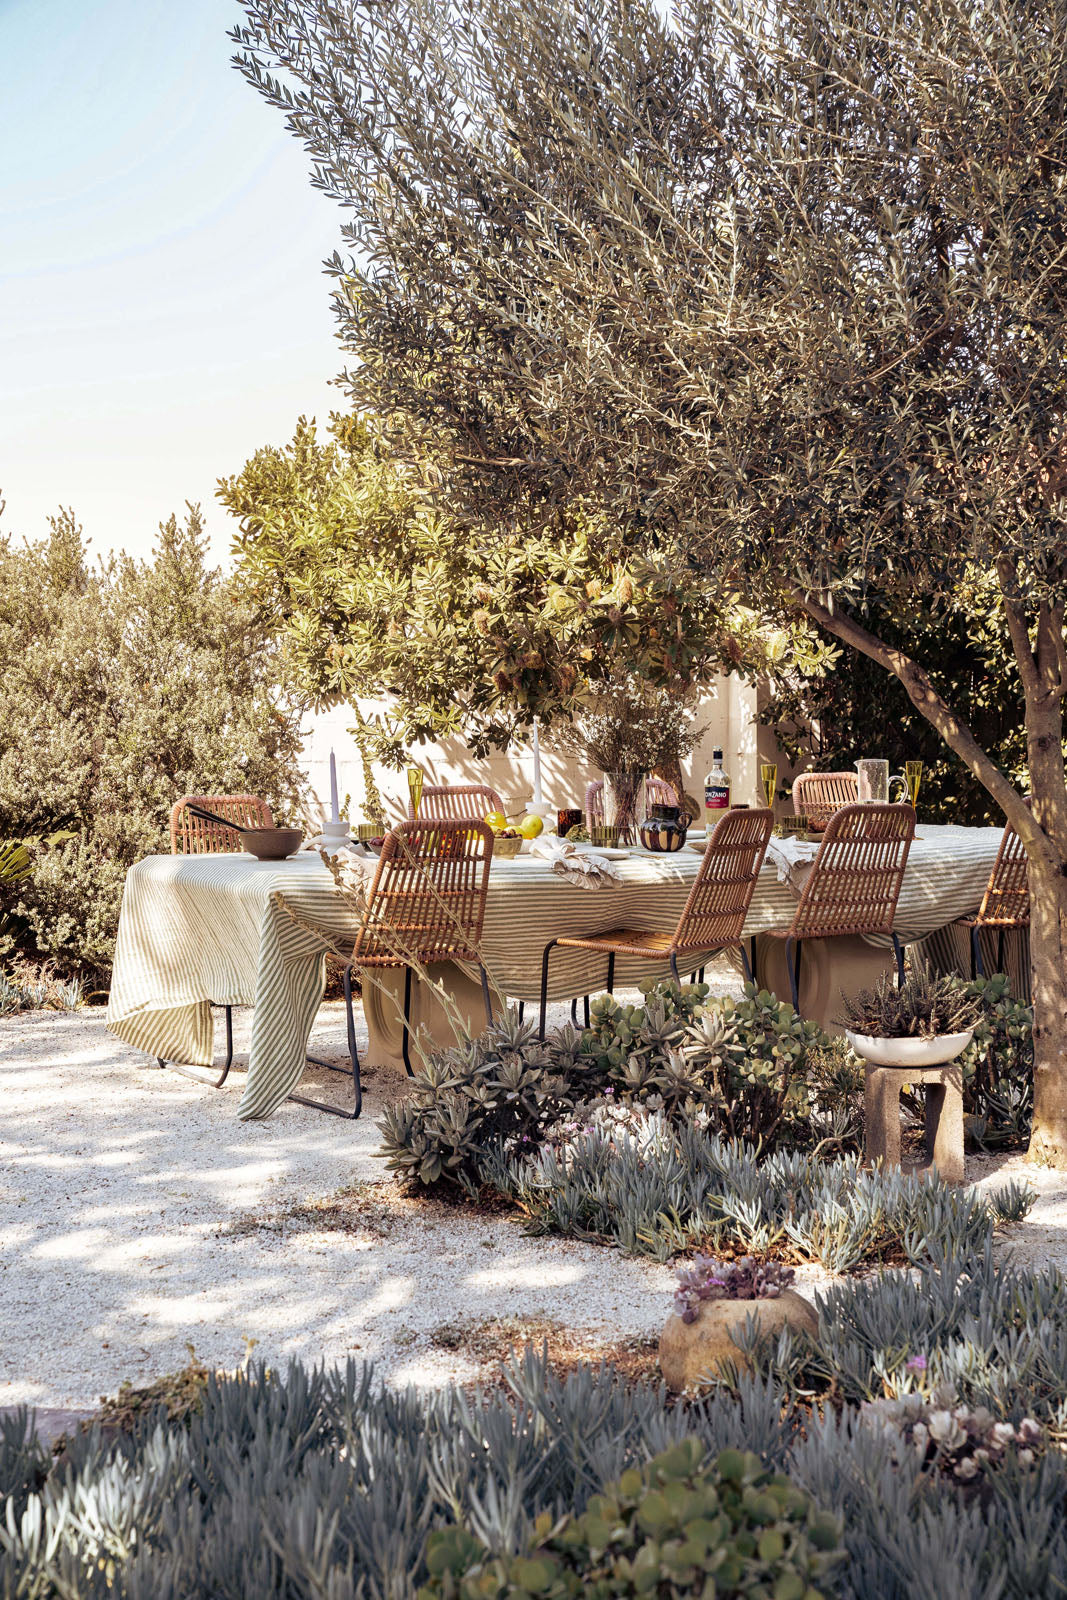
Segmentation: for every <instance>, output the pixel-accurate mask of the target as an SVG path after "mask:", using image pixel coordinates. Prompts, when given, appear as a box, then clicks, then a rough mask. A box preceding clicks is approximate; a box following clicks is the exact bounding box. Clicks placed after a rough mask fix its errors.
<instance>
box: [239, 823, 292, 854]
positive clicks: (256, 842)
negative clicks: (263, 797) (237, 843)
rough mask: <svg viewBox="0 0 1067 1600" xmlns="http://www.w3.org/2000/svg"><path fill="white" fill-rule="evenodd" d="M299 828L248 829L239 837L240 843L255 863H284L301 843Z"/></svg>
mask: <svg viewBox="0 0 1067 1600" xmlns="http://www.w3.org/2000/svg"><path fill="white" fill-rule="evenodd" d="M303 839H304V835H303V832H302V831H301V829H300V828H248V829H246V830H245V832H244V833H243V834H242V835H241V843H242V845H243V846H244V848H245V849H246V850H247V851H248V853H249V855H250V856H255V857H256V860H257V861H284V860H285V859H286V857H287V856H291V855H294V854H295V853H296V851H297V850H299V848H300V846H301V844H302V843H303Z"/></svg>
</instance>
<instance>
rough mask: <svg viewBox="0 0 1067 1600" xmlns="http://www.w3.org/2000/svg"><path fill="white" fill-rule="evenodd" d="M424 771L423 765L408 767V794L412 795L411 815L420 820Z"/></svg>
mask: <svg viewBox="0 0 1067 1600" xmlns="http://www.w3.org/2000/svg"><path fill="white" fill-rule="evenodd" d="M422 784H423V772H422V768H421V767H409V768H408V794H409V795H410V796H411V815H412V816H413V817H414V818H415V820H416V821H418V816H419V801H420V800H421V799H422Z"/></svg>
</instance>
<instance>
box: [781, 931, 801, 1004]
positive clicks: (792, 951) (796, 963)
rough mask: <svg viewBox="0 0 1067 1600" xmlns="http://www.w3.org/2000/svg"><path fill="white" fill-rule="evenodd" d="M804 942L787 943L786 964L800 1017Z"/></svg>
mask: <svg viewBox="0 0 1067 1600" xmlns="http://www.w3.org/2000/svg"><path fill="white" fill-rule="evenodd" d="M803 943H804V941H803V940H802V939H787V940H786V941H785V964H786V966H787V967H788V968H789V991H790V994H791V996H792V999H793V1010H794V1011H795V1012H796V1014H797V1016H798V1017H799V1015H800V950H801V946H802V945H803Z"/></svg>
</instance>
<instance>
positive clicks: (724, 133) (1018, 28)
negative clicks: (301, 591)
mask: <svg viewBox="0 0 1067 1600" xmlns="http://www.w3.org/2000/svg"><path fill="white" fill-rule="evenodd" d="M245 13H246V20H245V23H244V24H243V26H241V27H240V28H238V29H237V30H236V31H235V38H236V41H237V44H238V52H239V53H238V58H237V59H238V65H239V66H240V68H241V70H242V71H243V72H244V73H245V75H246V76H247V77H248V79H249V80H250V81H251V82H252V83H253V84H254V85H255V86H256V87H257V88H258V89H259V90H260V91H261V92H262V93H263V94H265V95H266V97H267V98H268V99H269V100H270V101H271V102H272V103H274V104H276V105H277V106H279V107H280V108H281V110H282V111H283V112H284V114H285V116H286V118H287V119H288V122H289V125H290V127H291V128H292V130H293V132H294V133H295V134H296V135H297V136H298V137H299V138H300V139H301V140H302V141H303V142H304V144H305V146H306V148H307V150H308V152H309V154H310V157H311V160H312V167H313V176H314V181H315V182H316V183H318V184H319V185H320V186H321V187H322V188H323V189H325V190H326V191H327V192H328V193H330V194H332V195H333V196H334V197H335V198H336V199H337V200H338V201H339V202H340V203H341V204H342V205H343V206H344V207H345V208H346V209H347V211H348V215H349V218H350V220H349V222H348V223H347V225H346V226H347V233H348V238H349V241H350V243H351V245H352V247H353V257H352V259H351V260H349V261H342V260H341V259H340V258H337V259H336V261H335V263H334V271H335V273H336V275H337V309H338V313H339V316H340V322H341V330H342V334H343V337H344V340H345V343H346V345H347V347H348V348H349V350H350V351H351V352H352V354H353V357H354V360H353V364H352V366H351V369H350V371H349V373H348V374H347V383H348V387H349V391H350V394H351V396H352V398H353V401H354V402H355V404H356V405H357V406H358V407H359V408H360V409H362V410H365V411H367V412H371V413H373V414H375V415H377V416H379V417H381V418H383V419H388V425H389V427H390V430H391V432H392V434H393V435H394V436H395V439H396V440H397V441H398V444H397V447H398V448H400V449H402V450H406V451H409V452H411V453H412V455H415V454H417V453H419V452H423V453H425V454H426V455H427V456H430V457H432V458H433V459H434V460H435V461H436V462H438V463H439V467H440V472H441V481H442V486H443V490H444V492H445V493H446V494H447V496H448V499H449V503H450V505H451V506H452V507H453V508H454V509H455V511H456V512H457V513H459V514H462V515H463V516H464V517H465V518H468V519H469V520H470V521H471V522H472V523H477V522H480V523H481V524H482V525H485V526H488V525H498V526H505V525H507V523H508V521H509V519H513V520H514V521H515V522H516V523H517V524H521V523H523V522H527V523H528V522H529V520H530V519H531V518H533V519H537V518H540V519H542V520H543V521H545V522H546V523H547V522H550V521H551V519H552V518H553V517H555V516H557V515H558V514H559V511H560V508H561V507H562V506H564V505H565V504H570V503H573V502H574V500H575V499H576V498H580V499H581V501H582V503H583V504H584V505H585V506H586V507H587V508H589V509H590V510H592V511H593V512H595V513H597V514H603V515H604V516H605V517H606V518H607V519H608V521H609V525H610V526H611V527H612V528H613V529H616V530H618V531H619V532H620V533H621V534H622V536H623V537H625V538H626V539H627V540H632V541H634V542H635V544H639V545H640V547H641V548H642V549H644V550H645V551H647V552H654V553H655V555H656V558H657V559H661V558H663V557H664V556H667V557H668V558H669V559H672V560H674V561H676V562H678V563H683V564H686V565H688V566H689V568H690V570H692V571H693V572H694V573H696V574H699V575H700V576H701V577H702V579H703V580H704V582H705V583H706V584H707V585H708V586H709V587H710V588H711V589H713V590H714V589H716V588H720V587H723V586H728V587H733V586H734V585H737V586H738V587H740V588H741V590H742V592H743V593H744V595H745V598H746V600H747V602H748V604H750V605H751V606H753V607H754V608H755V609H757V610H764V609H766V610H769V611H772V612H773V610H774V608H775V607H776V606H777V607H779V608H785V607H787V606H790V605H798V606H799V607H801V608H802V609H803V611H804V612H805V613H806V614H807V615H808V616H809V617H810V618H811V619H812V620H814V621H815V622H817V623H818V624H819V625H820V626H821V627H822V628H824V629H825V630H826V631H827V632H828V633H829V634H831V635H833V636H834V637H836V638H838V639H840V640H842V641H844V642H846V643H848V644H850V645H852V646H854V647H855V648H857V649H859V650H860V651H862V652H863V653H864V654H866V655H867V656H868V657H869V658H870V659H872V660H873V661H875V662H877V663H878V664H879V665H881V666H882V667H883V668H884V669H885V670H886V671H888V672H891V673H893V674H894V675H895V676H896V677H897V678H898V679H899V681H900V682H901V684H902V685H903V686H904V688H905V690H906V691H907V693H908V695H909V697H910V699H911V700H912V702H913V703H914V704H915V706H916V707H917V709H918V710H919V711H920V712H921V714H922V715H923V716H924V717H926V718H927V720H928V721H929V722H930V723H931V724H932V726H934V727H935V728H936V729H937V731H938V732H939V733H940V734H941V736H942V737H943V738H944V739H945V740H946V741H947V742H948V744H949V745H950V746H951V748H952V749H953V750H955V752H956V753H957V755H959V756H960V758H961V759H962V760H964V761H965V762H966V764H967V765H968V767H969V769H970V770H971V772H972V773H973V774H974V776H975V777H976V778H977V780H978V781H979V782H981V783H982V784H983V785H984V787H985V788H986V789H987V790H988V792H989V793H990V795H991V796H992V797H993V799H994V800H995V801H996V803H997V804H998V805H999V806H1000V807H1001V808H1002V809H1003V811H1004V812H1005V813H1006V815H1007V816H1008V817H1009V818H1010V820H1011V821H1012V822H1013V824H1014V825H1015V827H1016V828H1017V829H1018V831H1019V833H1020V835H1021V836H1022V838H1023V840H1024V842H1025V845H1026V848H1027V852H1028V858H1029V863H1030V876H1031V888H1032V891H1033V893H1032V900H1033V925H1032V950H1033V968H1034V985H1033V987H1034V1002H1035V1018H1036V1020H1035V1062H1036V1066H1035V1086H1036V1091H1035V1103H1036V1114H1035V1135H1034V1145H1033V1149H1034V1151H1035V1152H1036V1153H1038V1154H1047V1155H1049V1156H1051V1157H1053V1158H1054V1159H1057V1160H1060V1161H1064V1162H1067V1073H1065V1071H1064V1067H1063V1062H1064V1059H1065V1056H1067V784H1065V781H1064V762H1063V722H1062V705H1063V698H1064V695H1065V694H1067V638H1065V632H1064V598H1065V591H1067V585H1065V578H1067V538H1065V526H1067V524H1065V514H1064V513H1065V497H1064V490H1065V482H1067V433H1065V410H1067V366H1065V339H1067V318H1065V311H1067V0H1012V3H1011V4H1006V3H1005V0H971V3H969V4H967V5H962V4H960V3H959V0H925V3H924V4H922V5H919V4H916V3H915V0H673V3H669V4H667V5H666V6H663V7H660V6H657V5H654V4H652V3H651V0H526V3H524V4H523V5H522V6H517V5H515V4H514V3H513V0H453V3H451V4H450V5H449V6H448V7H447V8H444V7H428V6H425V5H423V4H422V3H421V0H345V3H344V4H342V5H337V4H335V3H333V0H246V4H245ZM974 570H978V571H980V572H982V573H989V574H991V575H992V576H993V578H994V580H995V583H996V585H997V590H998V604H999V605H1000V607H1001V610H1002V614H1003V618H1004V623H1005V627H1006V629H1007V633H1008V636H1009V637H1010V639H1011V645H1012V653H1013V658H1014V664H1015V670H1016V673H1017V676H1018V681H1019V687H1020V691H1021V694H1022V697H1023V701H1024V707H1025V727H1026V743H1027V751H1026V754H1027V770H1028V777H1029V784H1030V789H1031V795H1032V810H1031V809H1030V808H1028V806H1027V805H1026V804H1025V803H1024V797H1023V795H1022V793H1021V792H1020V789H1019V788H1018V787H1016V785H1015V784H1013V783H1012V782H1011V780H1010V778H1009V776H1007V775H1006V774H1005V773H1003V772H1002V771H1001V770H1000V768H999V767H998V766H997V764H996V762H995V761H994V760H993V759H992V757H991V755H990V753H989V752H988V751H987V750H985V749H984V748H983V747H982V745H981V744H980V743H979V741H978V740H977V739H976V738H975V736H974V733H973V731H972V730H971V729H970V728H969V727H968V726H967V724H966V723H965V721H964V719H963V717H962V715H961V714H960V712H959V709H958V708H957V707H955V706H953V705H952V704H951V703H950V702H949V701H948V700H947V699H946V698H945V695H944V694H942V693H940V692H939V691H938V688H937V686H936V685H935V683H934V682H933V680H932V678H931V675H930V672H929V671H927V670H926V668H925V667H924V664H923V663H922V662H921V661H920V660H918V659H916V656H915V654H914V652H913V651H912V650H911V649H910V648H909V647H908V646H903V647H902V646H900V645H896V644H891V643H889V642H888V641H887V640H885V639H883V638H880V637H879V636H878V635H877V634H876V633H874V632H873V631H872V630H871V629H870V628H869V627H867V626H866V625H865V622H866V621H867V620H869V619H870V618H871V616H873V615H876V614H877V611H878V608H879V607H882V606H890V607H893V608H895V609H896V610H898V611H899V612H901V613H902V614H903V615H905V616H906V615H907V614H908V610H909V607H911V606H913V605H916V604H920V605H921V604H925V603H927V602H928V601H931V600H935V599H936V597H938V596H939V595H943V594H945V593H946V592H948V591H950V590H951V589H952V588H953V587H954V586H956V585H958V584H959V583H961V582H962V581H964V580H965V579H966V577H967V574H968V573H971V572H973V571H974Z"/></svg>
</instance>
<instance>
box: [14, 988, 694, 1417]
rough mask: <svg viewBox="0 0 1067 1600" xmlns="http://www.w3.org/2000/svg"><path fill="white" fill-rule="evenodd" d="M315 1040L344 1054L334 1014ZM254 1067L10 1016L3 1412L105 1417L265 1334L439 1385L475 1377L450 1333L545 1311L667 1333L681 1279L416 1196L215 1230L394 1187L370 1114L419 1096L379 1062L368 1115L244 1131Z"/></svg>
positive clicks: (85, 1019)
mask: <svg viewBox="0 0 1067 1600" xmlns="http://www.w3.org/2000/svg"><path fill="white" fill-rule="evenodd" d="M249 1015H250V1014H248V1013H244V1014H242V1013H237V1017H236V1021H237V1045H238V1051H240V1050H241V1049H242V1047H243V1044H244V1042H245V1039H246V1037H247V1029H248V1020H249ZM560 1020H562V1016H561V1018H560ZM219 1031H220V1033H221V1024H220V1030H219ZM311 1048H312V1049H313V1050H314V1052H315V1053H316V1054H320V1055H325V1056H327V1057H329V1059H332V1060H334V1059H335V1060H341V1059H343V1009H342V1007H341V1006H340V1005H337V1004H334V1005H326V1006H324V1007H323V1009H322V1011H321V1012H320V1015H319V1020H318V1023H317V1025H316V1029H315V1032H314V1034H313V1036H312V1046H311ZM241 1065H242V1058H241V1056H240V1054H239V1055H238V1060H237V1066H236V1067H235V1069H234V1071H233V1072H232V1073H231V1076H230V1080H229V1082H228V1083H227V1085H226V1086H225V1087H224V1088H223V1089H221V1090H218V1091H215V1090H212V1089H209V1088H206V1087H201V1086H200V1085H199V1084H194V1083H191V1082H189V1081H188V1080H187V1079H185V1078H182V1077H180V1076H178V1075H177V1074H176V1073H173V1072H162V1071H160V1070H159V1069H158V1067H156V1066H155V1064H154V1062H152V1063H150V1062H147V1061H146V1058H145V1057H143V1056H140V1055H139V1054H138V1053H137V1052H135V1051H134V1050H132V1049H130V1048H128V1047H127V1046H125V1045H123V1044H121V1043H119V1042H118V1041H117V1040H115V1039H114V1038H113V1037H112V1036H111V1035H110V1034H108V1033H106V1032H105V1030H104V1018H103V1012H102V1011H95V1010H94V1011H82V1012H75V1013H70V1014H66V1013H49V1012H45V1013H35V1014H30V1015H26V1016H22V1017H16V1018H8V1019H5V1020H3V1021H0V1407H2V1406H10V1405H15V1404H19V1403H22V1402H25V1403H28V1404H33V1405H39V1406H69V1407H81V1406H91V1405H93V1404H95V1402H96V1401H97V1399H98V1398H99V1396H100V1395H102V1394H104V1393H108V1394H110V1393H113V1392H114V1391H115V1390H116V1389H117V1387H118V1385H119V1384H120V1383H121V1382H122V1381H123V1380H124V1379H130V1380H132V1381H133V1382H135V1383H141V1382H147V1381H150V1380H151V1379H153V1378H155V1377H158V1376H159V1375H161V1374H163V1373H167V1372H172V1371H174V1370H176V1369H177V1368H179V1367H180V1366H182V1365H183V1364H184V1363H185V1361H186V1359H187V1357H188V1349H187V1346H188V1345H192V1346H193V1348H194V1349H195V1352H196V1355H197V1357H198V1358H200V1359H201V1360H203V1361H205V1362H206V1363H207V1364H208V1365H210V1366H219V1367H226V1368H233V1367H235V1366H237V1365H238V1364H239V1363H240V1361H241V1360H242V1358H243V1357H244V1355H245V1352H246V1340H250V1339H254V1340H256V1341H257V1343H256V1346H255V1356H256V1357H257V1358H258V1357H263V1358H265V1359H267V1360H269V1361H270V1362H271V1363H272V1364H275V1365H278V1364H284V1362H285V1361H286V1360H287V1359H288V1358H290V1357H294V1356H297V1357H300V1358H301V1359H302V1360H304V1361H308V1362H314V1361H319V1360H325V1361H327V1362H338V1361H340V1362H343V1361H344V1360H345V1359H346V1358H347V1357H348V1356H349V1355H355V1356H356V1357H357V1358H359V1359H363V1358H371V1359H373V1360H374V1361H375V1362H377V1363H378V1364H379V1366H380V1368H381V1369H382V1371H383V1372H384V1373H385V1375H386V1376H387V1377H388V1379H389V1380H390V1381H392V1382H397V1383H405V1382H413V1383H416V1384H418V1385H425V1386H429V1385H434V1384H438V1383H441V1382H444V1381H447V1380H449V1379H453V1378H457V1377H458V1378H467V1377H470V1376H472V1375H474V1373H475V1372H476V1370H477V1369H476V1367H475V1365H474V1364H473V1363H472V1361H471V1360H470V1359H467V1358H465V1357H464V1356H463V1353H462V1350H460V1351H458V1352H453V1351H446V1350H442V1349H438V1348H436V1347H435V1346H434V1345H433V1344H431V1342H430V1335H431V1333H432V1331H433V1330H434V1329H435V1328H437V1327H439V1326H441V1325H442V1324H446V1323H449V1322H455V1321H457V1320H459V1321H475V1322H480V1321H486V1320H489V1319H491V1318H494V1317H516V1316H519V1317H524V1318H527V1317H528V1318H534V1317H537V1318H549V1319H553V1320H555V1321H558V1322H560V1323H562V1324H564V1325H565V1326H567V1327H569V1328H575V1329H588V1330H590V1336H591V1338H592V1339H593V1340H594V1341H596V1342H605V1343H608V1342H617V1341H618V1340H620V1339H625V1338H627V1337H628V1336H645V1335H647V1334H650V1333H653V1332H655V1331H657V1330H658V1328H659V1327H660V1326H661V1325H662V1322H663V1319H664V1316H665V1314H666V1311H667V1309H668V1304H669V1302H668V1294H669V1291H670V1289H671V1287H672V1284H673V1278H672V1274H671V1272H670V1270H669V1269H667V1268H664V1267H657V1266H655V1265H651V1264H647V1263H643V1262H638V1261H628V1260H626V1259H625V1258H623V1257H621V1256H620V1255H619V1254H618V1253H617V1252H615V1251H612V1250H607V1249H603V1248H600V1247H597V1246H592V1245H582V1244H577V1243H572V1242H570V1241H564V1240H558V1239H552V1240H537V1239H531V1238H528V1237H526V1236H525V1235H524V1234H523V1232H522V1231H521V1226H520V1224H519V1223H517V1222H516V1221H514V1220H512V1219H510V1218H501V1217H496V1216H493V1217H484V1216H478V1215H475V1216H469V1215H468V1216H464V1215H463V1213H462V1212H461V1211H457V1212H455V1213H454V1214H453V1213H452V1212H451V1211H449V1210H445V1209H444V1208H440V1207H435V1208H433V1209H432V1212H431V1214H429V1215H427V1213H426V1211H425V1209H423V1208H419V1209H416V1208H414V1207H412V1206H411V1205H410V1204H408V1205H404V1204H402V1203H401V1204H399V1205H397V1206H396V1207H395V1208H391V1207H390V1206H389V1205H386V1207H385V1208H384V1212H385V1214H384V1218H383V1207H382V1205H381V1204H380V1198H381V1197H380V1194H379V1193H375V1194H373V1195H372V1196H371V1197H370V1199H371V1201H372V1202H375V1201H377V1202H378V1203H377V1204H373V1207H372V1209H373V1213H374V1219H373V1226H372V1227H371V1228H370V1229H369V1230H368V1232H367V1233H366V1234H365V1235H363V1234H357V1235H352V1234H346V1233H338V1232H329V1231H295V1232H294V1231H290V1230H285V1231H283V1232H281V1233H271V1232H263V1231H253V1232H241V1231H238V1232H236V1233H227V1232H225V1231H222V1232H220V1229H222V1230H224V1229H225V1228H226V1225H227V1224H232V1223H233V1222H234V1221H235V1220H237V1219H239V1218H240V1217H242V1216H243V1215H245V1214H247V1213H249V1212H250V1211H253V1210H256V1211H261V1212H265V1213H266V1212H275V1211H277V1210H279V1209H282V1208H284V1207H285V1206H286V1205H288V1204H291V1203H292V1202H294V1201H299V1200H302V1199H304V1198H306V1197H308V1196H316V1197H321V1196H324V1195H327V1194H329V1193H331V1192H332V1191H334V1190H336V1189H338V1188H339V1187H340V1186H342V1185H346V1184H351V1183H354V1182H360V1181H365V1182H370V1183H374V1184H381V1183H382V1182H383V1180H384V1179H385V1178H386V1176H387V1174H386V1172H385V1169H384V1166H383V1164H382V1162H381V1161H380V1160H377V1159H375V1156H374V1151H375V1149H376V1147H377V1142H378V1139H377V1130H376V1127H375V1122H376V1119H377V1117H378V1116H379V1115H380V1112H381V1108H382V1106H383V1104H384V1102H385V1101H386V1100H387V1099H388V1098H393V1097H395V1096H396V1095H397V1094H402V1093H403V1092H404V1079H403V1078H402V1077H397V1076H394V1075H393V1074H392V1073H390V1072H387V1071H384V1070H383V1071H381V1072H377V1073H376V1072H373V1071H372V1072H371V1073H369V1074H368V1079H367V1084H366V1090H367V1092H366V1098H365V1102H364V1112H363V1116H362V1118H361V1119H360V1120H359V1121H358V1122H355V1123H352V1122H343V1121H341V1120H340V1119H339V1118H335V1117H326V1116H323V1115H321V1114H320V1113H317V1112H314V1111H311V1110H308V1109H307V1108H305V1107H301V1106H296V1105H285V1106H283V1107H282V1108H281V1109H280V1110H279V1111H278V1112H277V1113H276V1114H275V1115H274V1116H273V1117H272V1118H270V1119H269V1120H268V1121H266V1122H247V1123H241V1122H238V1121H237V1118H236V1116H235V1111H236V1106H237V1100H238V1096H239V1093H240V1087H241V1081H242V1075H241V1072H240V1071H239V1070H238V1068H239V1067H241ZM324 1079H325V1080H327V1082H328V1083H329V1085H330V1087H331V1088H333V1087H334V1086H337V1089H338V1090H340V1086H341V1084H342V1081H343V1080H341V1079H340V1078H337V1077H334V1076H333V1075H331V1074H329V1073H325V1072H323V1071H321V1070H318V1071H317V1072H315V1076H314V1078H313V1079H311V1080H310V1081H312V1082H315V1083H316V1084H317V1085H318V1084H321V1081H322V1080H324ZM315 1092H318V1087H316V1089H315Z"/></svg>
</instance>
